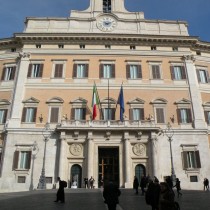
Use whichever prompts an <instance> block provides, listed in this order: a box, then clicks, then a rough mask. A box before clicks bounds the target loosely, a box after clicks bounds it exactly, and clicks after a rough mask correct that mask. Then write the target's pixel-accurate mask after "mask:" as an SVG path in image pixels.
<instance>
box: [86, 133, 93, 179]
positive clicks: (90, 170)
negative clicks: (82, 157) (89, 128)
mask: <svg viewBox="0 0 210 210" xmlns="http://www.w3.org/2000/svg"><path fill="white" fill-rule="evenodd" d="M93 146H94V144H93V136H92V132H89V133H88V168H87V175H88V178H90V177H91V176H93V177H94V174H93V172H94V171H93V166H94V164H93V156H94V149H93Z"/></svg>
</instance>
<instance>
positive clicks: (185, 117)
mask: <svg viewBox="0 0 210 210" xmlns="http://www.w3.org/2000/svg"><path fill="white" fill-rule="evenodd" d="M177 113H178V122H179V123H191V122H192V116H191V109H189V108H180V109H178V110H177Z"/></svg>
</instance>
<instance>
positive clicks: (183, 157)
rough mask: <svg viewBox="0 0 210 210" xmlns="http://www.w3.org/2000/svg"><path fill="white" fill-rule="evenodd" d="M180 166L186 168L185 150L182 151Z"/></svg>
mask: <svg viewBox="0 0 210 210" xmlns="http://www.w3.org/2000/svg"><path fill="white" fill-rule="evenodd" d="M182 166H183V169H187V168H188V164H187V152H186V151H184V152H182Z"/></svg>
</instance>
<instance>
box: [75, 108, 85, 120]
mask: <svg viewBox="0 0 210 210" xmlns="http://www.w3.org/2000/svg"><path fill="white" fill-rule="evenodd" d="M72 119H73V120H85V119H86V109H85V108H73V109H72Z"/></svg>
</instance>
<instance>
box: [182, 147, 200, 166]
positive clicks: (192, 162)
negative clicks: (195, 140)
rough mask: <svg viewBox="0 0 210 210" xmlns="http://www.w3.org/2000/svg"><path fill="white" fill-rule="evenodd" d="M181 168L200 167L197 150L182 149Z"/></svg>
mask: <svg viewBox="0 0 210 210" xmlns="http://www.w3.org/2000/svg"><path fill="white" fill-rule="evenodd" d="M182 159H183V168H184V169H196V168H201V162H200V154H199V151H198V150H196V151H184V152H182Z"/></svg>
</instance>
